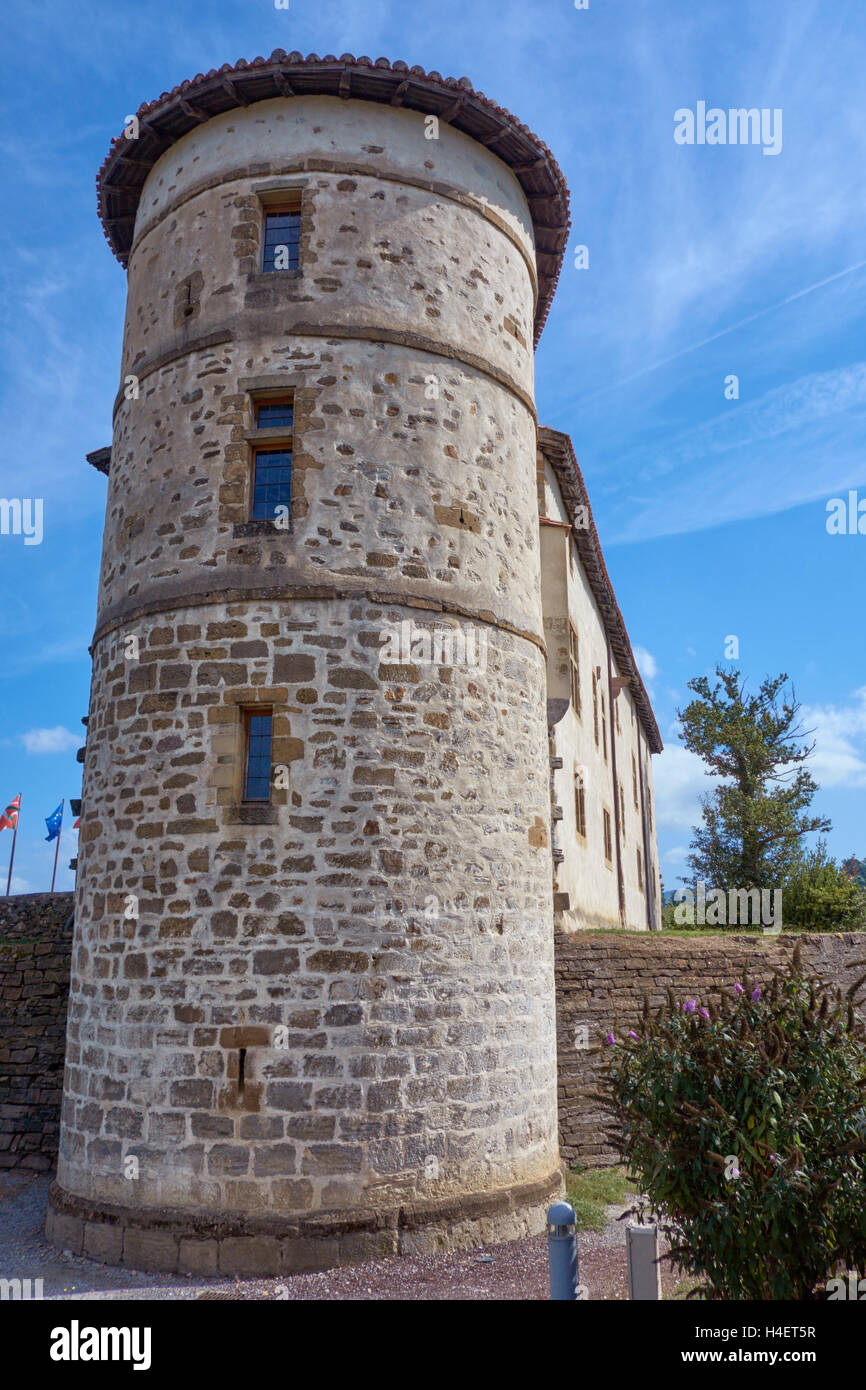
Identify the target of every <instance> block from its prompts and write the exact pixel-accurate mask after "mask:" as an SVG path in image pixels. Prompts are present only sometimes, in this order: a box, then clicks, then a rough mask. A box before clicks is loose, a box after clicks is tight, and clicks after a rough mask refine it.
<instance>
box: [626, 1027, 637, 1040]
mask: <svg viewBox="0 0 866 1390" xmlns="http://www.w3.org/2000/svg"><path fill="white" fill-rule="evenodd" d="M628 1036H629V1037H630V1038H634V1040H635V1042H640V1038H639V1037H638V1035H637V1033H636V1032H635V1031H634V1029H633V1028H629V1030H628Z"/></svg>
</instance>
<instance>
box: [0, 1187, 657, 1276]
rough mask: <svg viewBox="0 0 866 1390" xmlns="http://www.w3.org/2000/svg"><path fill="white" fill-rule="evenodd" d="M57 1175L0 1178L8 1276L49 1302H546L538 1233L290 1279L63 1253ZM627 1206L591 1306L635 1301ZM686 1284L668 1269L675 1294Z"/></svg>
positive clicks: (588, 1250)
mask: <svg viewBox="0 0 866 1390" xmlns="http://www.w3.org/2000/svg"><path fill="white" fill-rule="evenodd" d="M49 1184H50V1177H48V1176H44V1175H38V1176H35V1177H33V1176H29V1175H24V1174H21V1173H0V1277H2V1278H6V1279H14V1278H18V1279H27V1278H29V1279H37V1278H42V1279H43V1281H44V1284H43V1293H44V1297H45V1298H49V1299H88V1300H90V1299H175V1300H176V1299H200V1298H201V1299H233V1300H234V1299H241V1300H243V1299H273V1300H285V1299H289V1300H309V1299H315V1300H330V1299H355V1300H372V1299H376V1300H436V1299H446V1300H491V1299H493V1300H496V1299H502V1300H508V1299H518V1300H524V1299H546V1298H547V1297H548V1282H547V1241H546V1238H545V1237H544V1236H530V1237H526V1238H525V1239H523V1240H513V1241H508V1242H507V1243H505V1244H502V1245H488V1246H484V1247H481V1248H480V1249H474V1250H462V1251H457V1252H452V1253H449V1254H440V1255H425V1256H414V1257H412V1258H402V1259H392V1260H378V1261H375V1262H371V1263H368V1264H363V1265H352V1266H348V1267H345V1268H342V1269H333V1270H328V1271H327V1272H325V1273H323V1274H297V1275H293V1276H292V1277H290V1278H286V1277H284V1278H282V1279H279V1278H278V1279H244V1280H239V1279H229V1278H225V1277H223V1278H214V1279H204V1278H201V1277H199V1276H183V1275H180V1276H174V1275H166V1274H140V1273H138V1272H137V1271H135V1270H130V1269H114V1268H112V1267H110V1266H108V1265H101V1264H98V1263H97V1262H96V1261H95V1260H89V1259H84V1258H81V1257H80V1256H77V1255H71V1254H69V1253H68V1252H67V1253H63V1252H59V1251H57V1250H55V1249H54V1248H53V1247H52V1246H50V1245H49V1244H48V1243H47V1241H46V1240H45V1235H44V1223H45V1206H46V1201H47V1198H48V1188H49ZM624 1209H625V1208H623V1207H608V1209H607V1214H608V1223H607V1226H606V1228H605V1230H604V1231H601V1232H598V1233H596V1232H593V1231H589V1232H585V1233H583V1234H582V1235H581V1236H580V1237H579V1240H578V1247H579V1262H580V1281H581V1284H582V1285H583V1287H584V1289H585V1293H584V1295H583V1296H584V1297H585V1298H587V1299H589V1300H596V1301H597V1300H599V1299H627V1298H628V1279H627V1274H626V1254H625V1226H626V1223H625V1222H624V1221H617V1219H616V1218H617V1217H618V1216H619V1215H620V1214H621V1213H622V1211H623V1210H624ZM675 1284H676V1279H675V1278H674V1277H673V1276H672V1275H671V1273H670V1271H669V1269H668V1266H667V1265H666V1264H663V1265H662V1286H663V1290H664V1295H665V1297H666V1298H670V1297H671V1296H672V1294H673V1290H674V1286H675Z"/></svg>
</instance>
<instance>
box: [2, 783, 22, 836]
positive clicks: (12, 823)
mask: <svg viewBox="0 0 866 1390" xmlns="http://www.w3.org/2000/svg"><path fill="white" fill-rule="evenodd" d="M20 809H21V793H20V792H19V793H18V795H17V796H16V798H15V800H14V801H10V802H9V805H8V806H7V807H6V810H5V811H4V812H3V814H2V816H0V830H15V828H16V827H17V825H18V812H19V811H20Z"/></svg>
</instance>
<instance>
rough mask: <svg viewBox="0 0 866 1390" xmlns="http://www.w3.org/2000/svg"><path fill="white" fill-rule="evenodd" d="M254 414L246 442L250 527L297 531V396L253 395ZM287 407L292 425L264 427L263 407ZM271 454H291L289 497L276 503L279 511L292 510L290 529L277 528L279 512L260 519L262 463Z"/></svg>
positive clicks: (276, 392)
mask: <svg viewBox="0 0 866 1390" xmlns="http://www.w3.org/2000/svg"><path fill="white" fill-rule="evenodd" d="M250 401H251V412H252V417H253V421H254V424H253V428H252V429H251V430H247V432H246V438H247V442H248V444H249V450H250V455H249V477H248V483H247V506H246V513H247V522H246V524H247V525H251V526H253V527H256V528H258V527H262V528H265V527H267V526H269V527H270V528H271V529H272V530H274V531H292V530H293V529H294V525H293V523H294V515H293V502H294V492H295V468H294V453H295V409H296V406H295V393H294V390H273V391H261V392H259V391H257V392H255V393H254V394H251V397H250ZM280 405H281V406H284V407H285V408H286V410H287V411H288V410H291V415H292V423H291V425H260V424H259V411H260V410H261V408H262V406H264V407H268V406H280ZM267 454H288V458H289V464H288V467H289V482H288V496H287V497H285V498H283V499H281V500H280V501H279V502H275V503H274V509H276V507H288V512H289V524H288V526H286V527H284V526H277V519H276V512H275V510H274V511H272V513H271V515H269V516H263V517H261V516H256V515H255V506H256V475H257V472H258V461H259V459H260V458H262V457H264V456H265V455H267Z"/></svg>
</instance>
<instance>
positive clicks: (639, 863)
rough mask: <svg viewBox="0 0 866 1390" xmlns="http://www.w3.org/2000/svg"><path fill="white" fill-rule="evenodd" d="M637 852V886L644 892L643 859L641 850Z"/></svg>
mask: <svg viewBox="0 0 866 1390" xmlns="http://www.w3.org/2000/svg"><path fill="white" fill-rule="evenodd" d="M636 853H637V886H638V888H639V889H640V891H641V892H643V860H642V859H641V857H640V850H637V851H636Z"/></svg>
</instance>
